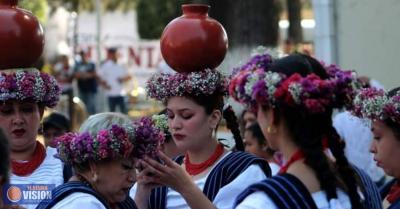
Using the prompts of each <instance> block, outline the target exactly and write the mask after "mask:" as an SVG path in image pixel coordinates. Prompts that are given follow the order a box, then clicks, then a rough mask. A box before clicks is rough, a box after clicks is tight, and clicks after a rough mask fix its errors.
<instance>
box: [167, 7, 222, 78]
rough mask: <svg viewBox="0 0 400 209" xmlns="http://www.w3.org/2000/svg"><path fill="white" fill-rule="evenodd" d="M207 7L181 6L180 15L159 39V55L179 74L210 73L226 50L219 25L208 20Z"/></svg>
mask: <svg viewBox="0 0 400 209" xmlns="http://www.w3.org/2000/svg"><path fill="white" fill-rule="evenodd" d="M209 8H210V6H208V5H203V4H184V5H182V10H183V15H182V16H180V17H178V18H175V19H174V20H172V21H171V22H170V23H169V24H168V25H167V26H166V27H165V29H164V31H163V33H162V35H161V53H162V55H163V57H164V59H165V61H166V62H167V64H168V65H169V66H170V67H171V68H172V69H174V70H175V71H177V72H179V73H189V72H193V71H200V70H204V69H206V68H209V69H214V68H216V67H217V66H219V65H220V64H221V62H222V61H223V59H224V58H225V54H226V51H227V49H228V38H227V35H226V32H225V29H224V28H223V27H222V25H221V24H220V23H219V22H218V21H216V20H215V19H213V18H210V17H209V16H208V10H209Z"/></svg>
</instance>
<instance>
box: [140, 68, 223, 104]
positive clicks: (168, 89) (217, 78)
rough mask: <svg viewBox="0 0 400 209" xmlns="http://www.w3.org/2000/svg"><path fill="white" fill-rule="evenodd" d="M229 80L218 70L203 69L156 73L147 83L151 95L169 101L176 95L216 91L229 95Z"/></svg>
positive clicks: (202, 93) (208, 93)
mask: <svg viewBox="0 0 400 209" xmlns="http://www.w3.org/2000/svg"><path fill="white" fill-rule="evenodd" d="M228 83H229V82H228V80H227V79H226V78H225V77H224V76H223V75H222V74H221V73H219V72H218V71H216V70H210V69H206V70H202V71H197V72H191V73H188V74H183V73H175V74H164V73H161V74H156V75H153V76H152V77H151V78H150V79H149V80H148V81H147V85H146V90H147V94H148V96H149V97H151V98H154V99H157V100H159V101H163V102H165V101H167V100H168V99H169V98H171V97H174V96H185V95H194V96H199V95H212V94H214V93H215V92H220V93H221V94H224V95H227V87H228Z"/></svg>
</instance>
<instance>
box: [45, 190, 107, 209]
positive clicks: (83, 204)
mask: <svg viewBox="0 0 400 209" xmlns="http://www.w3.org/2000/svg"><path fill="white" fill-rule="evenodd" d="M68 208H71V209H72V208H91V209H106V207H105V206H104V205H103V204H102V203H101V202H100V201H99V200H98V199H97V198H96V197H95V196H93V195H91V194H88V193H83V192H74V193H72V194H70V195H68V196H67V197H65V198H64V199H63V200H61V201H60V202H58V203H57V204H56V205H54V206H53V207H52V209H68Z"/></svg>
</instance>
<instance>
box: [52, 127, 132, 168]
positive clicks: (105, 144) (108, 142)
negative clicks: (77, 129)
mask: <svg viewBox="0 0 400 209" xmlns="http://www.w3.org/2000/svg"><path fill="white" fill-rule="evenodd" d="M128 131H129V130H128V128H124V127H121V126H119V125H115V124H114V125H112V126H111V128H110V129H105V130H104V129H103V130H100V131H99V132H98V133H97V136H95V137H93V136H92V135H90V133H89V132H84V133H81V134H78V133H72V132H70V133H66V134H64V135H62V136H60V137H58V138H56V143H57V152H58V157H59V158H60V159H61V160H62V161H63V162H66V163H70V164H82V163H86V162H89V161H95V162H98V161H102V160H108V159H115V158H118V157H121V158H122V157H128V156H129V155H130V154H131V152H132V150H133V144H132V143H131V140H130V137H129V135H130V134H129V133H128Z"/></svg>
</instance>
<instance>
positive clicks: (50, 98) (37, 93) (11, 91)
mask: <svg viewBox="0 0 400 209" xmlns="http://www.w3.org/2000/svg"><path fill="white" fill-rule="evenodd" d="M60 94H61V90H60V87H59V85H58V83H57V81H56V80H55V79H54V77H53V76H51V75H49V74H47V73H42V72H39V71H38V70H36V69H34V68H28V69H10V70H3V71H1V72H0V101H7V100H12V99H15V100H19V101H24V100H28V101H29V100H32V101H35V102H38V103H43V104H44V105H46V106H47V107H54V106H56V105H57V102H58V100H59V96H60Z"/></svg>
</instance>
